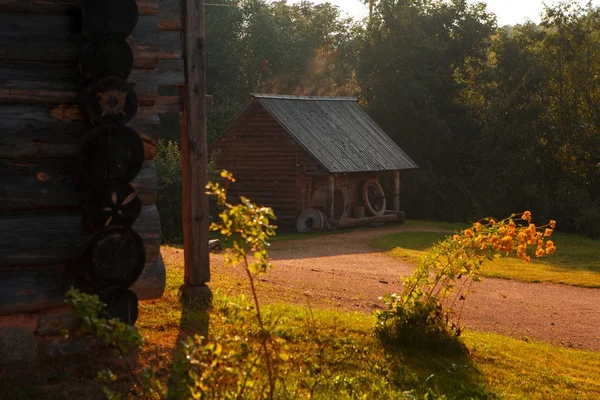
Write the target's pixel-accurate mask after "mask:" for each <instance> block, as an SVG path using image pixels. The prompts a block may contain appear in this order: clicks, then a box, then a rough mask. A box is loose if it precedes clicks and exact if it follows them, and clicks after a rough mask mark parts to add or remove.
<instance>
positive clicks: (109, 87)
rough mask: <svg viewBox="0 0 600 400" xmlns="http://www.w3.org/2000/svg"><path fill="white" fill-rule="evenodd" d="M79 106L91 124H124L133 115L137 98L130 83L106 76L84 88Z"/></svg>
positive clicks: (136, 106)
mask: <svg viewBox="0 0 600 400" xmlns="http://www.w3.org/2000/svg"><path fill="white" fill-rule="evenodd" d="M79 106H80V108H81V112H82V113H83V115H84V116H85V117H86V118H87V119H88V121H90V122H92V123H93V124H96V125H106V124H113V123H117V124H126V123H128V122H129V121H131V120H132V119H133V117H135V113H136V112H137V109H138V99H137V95H136V93H135V91H134V90H133V87H132V86H131V84H129V83H127V82H126V81H124V80H123V79H119V78H106V79H103V80H101V81H100V82H98V83H96V84H94V85H92V86H89V87H88V88H86V89H85V91H84V92H83V93H82V96H81V101H80V105H79Z"/></svg>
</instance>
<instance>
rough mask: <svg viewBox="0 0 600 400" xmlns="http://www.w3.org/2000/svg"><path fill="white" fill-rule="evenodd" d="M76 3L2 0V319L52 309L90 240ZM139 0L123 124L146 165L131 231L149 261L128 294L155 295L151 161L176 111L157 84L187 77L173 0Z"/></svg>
mask: <svg viewBox="0 0 600 400" xmlns="http://www.w3.org/2000/svg"><path fill="white" fill-rule="evenodd" d="M81 3H82V1H81V0H29V1H21V0H0V254H1V255H0V304H1V306H0V315H7V314H12V313H15V312H38V311H41V310H44V309H48V308H51V307H55V306H57V305H59V304H60V303H61V302H62V297H63V295H64V293H65V291H66V290H68V288H69V287H71V285H72V284H73V279H74V275H73V273H72V269H73V268H76V265H77V263H78V260H80V258H81V257H82V255H83V252H84V251H85V247H86V245H87V243H88V242H89V240H90V238H91V236H92V234H91V233H89V232H86V230H85V229H84V228H83V224H82V218H81V204H82V201H83V198H82V197H83V194H84V192H85V190H84V188H83V186H84V183H83V182H82V181H81V177H80V172H79V168H80V167H79V160H78V157H79V149H80V146H81V144H82V142H83V139H84V138H85V135H86V130H89V128H90V125H89V124H88V123H86V122H85V121H84V119H83V117H82V115H81V112H80V110H79V107H78V105H77V102H78V85H79V83H78V66H77V51H78V46H80V45H81V43H82V39H81V31H80V29H81V28H80V27H79V26H78V24H80V21H79V20H78V18H80V17H78V12H79V9H80V6H81ZM137 3H138V8H139V12H140V17H139V21H138V24H137V25H136V28H135V30H134V32H133V34H132V35H131V36H130V37H129V38H128V39H127V40H128V43H129V45H130V46H131V48H132V50H133V54H134V69H133V71H132V73H131V75H130V77H129V79H128V80H129V81H130V82H132V83H134V89H135V91H136V93H137V95H138V97H139V103H140V108H139V110H138V112H137V114H136V116H135V119H134V120H133V121H132V122H131V123H129V124H128V126H129V127H131V128H133V129H135V130H136V131H137V132H138V133H140V135H141V137H142V139H143V141H144V156H145V159H146V161H145V163H144V167H143V168H142V170H141V172H140V173H139V174H138V176H137V178H136V179H135V180H134V182H133V183H132V186H134V188H135V189H136V191H137V192H138V195H139V197H140V199H141V201H142V204H143V211H142V214H141V215H140V217H139V219H138V221H137V222H136V224H135V225H134V229H135V230H136V231H137V232H138V233H139V234H140V236H141V237H142V238H143V239H144V244H145V248H146V261H147V264H146V267H145V269H144V272H143V273H142V276H141V278H140V279H139V280H138V282H137V283H136V284H135V285H134V290H135V291H136V292H137V294H138V296H139V298H140V299H153V298H159V297H160V296H162V292H163V290H164V278H165V269H164V264H163V263H162V259H161V258H160V220H159V217H158V210H157V209H156V207H155V206H154V203H155V201H156V196H157V175H156V168H155V166H154V163H153V161H152V159H153V158H154V156H155V155H156V146H157V142H158V139H159V138H160V131H161V129H160V118H159V115H160V114H161V113H166V112H173V111H175V112H177V111H180V110H181V101H180V99H179V97H178V96H175V97H165V98H162V97H161V96H159V92H160V90H159V89H160V87H161V86H179V85H182V84H183V83H184V75H183V62H182V59H181V42H180V31H179V30H180V29H181V24H180V23H179V24H178V23H177V21H178V20H179V15H178V14H177V13H178V12H179V9H178V6H177V5H178V3H179V2H178V1H176V0H175V1H173V0H167V1H162V0H161V1H159V0H138V1H137ZM161 28H165V29H164V30H161Z"/></svg>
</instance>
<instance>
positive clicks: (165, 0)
mask: <svg viewBox="0 0 600 400" xmlns="http://www.w3.org/2000/svg"><path fill="white" fill-rule="evenodd" d="M158 21H159V28H160V30H161V31H181V30H182V24H181V1H180V0H159V3H158Z"/></svg>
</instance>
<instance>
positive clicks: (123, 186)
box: [83, 182, 142, 231]
mask: <svg viewBox="0 0 600 400" xmlns="http://www.w3.org/2000/svg"><path fill="white" fill-rule="evenodd" d="M141 212H142V202H141V200H140V198H139V197H138V195H137V193H136V191H135V190H134V189H133V188H132V187H131V185H129V184H127V183H118V182H117V183H109V184H104V185H99V186H97V187H95V188H94V189H92V191H91V193H90V196H89V197H88V200H87V201H86V203H85V204H84V207H83V214H84V221H85V225H86V226H87V227H88V228H89V229H90V230H92V231H98V230H101V229H104V228H107V227H110V226H116V225H119V226H125V227H131V226H132V225H133V224H134V223H135V221H136V219H137V218H138V217H139V216H140V213H141Z"/></svg>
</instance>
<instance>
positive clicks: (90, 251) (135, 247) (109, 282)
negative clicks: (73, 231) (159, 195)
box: [81, 227, 146, 288]
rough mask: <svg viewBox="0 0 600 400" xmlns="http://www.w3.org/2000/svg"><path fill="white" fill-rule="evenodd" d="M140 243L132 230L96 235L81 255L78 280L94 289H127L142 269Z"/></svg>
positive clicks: (144, 261) (107, 230)
mask: <svg viewBox="0 0 600 400" xmlns="http://www.w3.org/2000/svg"><path fill="white" fill-rule="evenodd" d="M145 263H146V253H145V249H144V241H143V240H142V238H141V237H140V235H138V234H137V233H136V232H135V231H134V230H133V229H130V228H123V227H114V228H109V229H106V230H104V231H102V232H100V233H99V234H97V235H96V236H95V237H94V238H93V239H92V241H91V242H90V244H89V246H88V248H87V251H86V253H85V260H84V263H83V271H81V272H82V277H84V278H87V280H89V281H90V283H92V284H93V285H94V286H95V287H98V288H106V287H109V286H119V287H123V288H128V287H130V286H131V285H133V284H134V283H135V281H136V280H137V279H138V278H139V277H140V275H141V273H142V271H143V270H144V265H145Z"/></svg>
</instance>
